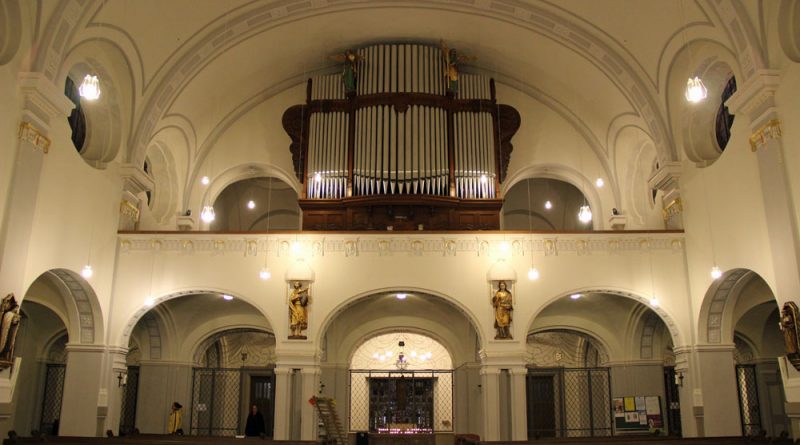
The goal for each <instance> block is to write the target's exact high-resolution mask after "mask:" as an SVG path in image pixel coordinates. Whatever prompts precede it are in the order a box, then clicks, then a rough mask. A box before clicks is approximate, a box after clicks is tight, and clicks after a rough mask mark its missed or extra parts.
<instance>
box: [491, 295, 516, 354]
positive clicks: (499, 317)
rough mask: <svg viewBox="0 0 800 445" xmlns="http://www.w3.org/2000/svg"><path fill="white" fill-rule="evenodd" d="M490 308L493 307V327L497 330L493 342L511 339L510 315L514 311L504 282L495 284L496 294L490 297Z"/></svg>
mask: <svg viewBox="0 0 800 445" xmlns="http://www.w3.org/2000/svg"><path fill="white" fill-rule="evenodd" d="M492 306H494V327H495V329H497V333H496V334H495V336H494V338H495V340H501V339H511V338H512V337H511V321H512V317H511V313H512V312H513V311H514V305H513V301H512V297H511V292H510V291H509V290H508V289H507V288H506V282H505V281H501V282H500V283H498V284H497V292H495V293H494V296H493V297H492Z"/></svg>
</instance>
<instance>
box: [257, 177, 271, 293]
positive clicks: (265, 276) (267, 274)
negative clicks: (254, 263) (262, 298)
mask: <svg viewBox="0 0 800 445" xmlns="http://www.w3.org/2000/svg"><path fill="white" fill-rule="evenodd" d="M267 181H268V184H269V185H268V187H269V188H268V189H267V213H266V216H267V234H269V222H270V215H269V212H270V209H271V207H272V178H267ZM268 258H269V239H267V240H264V267H262V268H261V270H260V271H259V272H258V277H259V278H261V280H262V281H267V280H269V279H270V278H272V272H271V271H270V270H269V266H268V265H267V259H268Z"/></svg>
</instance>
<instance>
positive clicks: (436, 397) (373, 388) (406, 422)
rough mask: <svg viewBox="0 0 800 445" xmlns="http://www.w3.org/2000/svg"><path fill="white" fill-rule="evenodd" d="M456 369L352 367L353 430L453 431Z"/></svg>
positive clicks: (376, 431) (351, 412) (351, 427)
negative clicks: (393, 369)
mask: <svg viewBox="0 0 800 445" xmlns="http://www.w3.org/2000/svg"><path fill="white" fill-rule="evenodd" d="M453 384H454V382H453V371H383V370H381V371H370V370H350V413H349V414H350V416H349V423H350V431H370V432H373V433H392V432H401V431H402V432H418V433H433V432H450V431H453V419H454V411H453V407H454V406H455V405H454V403H453V393H454V391H453Z"/></svg>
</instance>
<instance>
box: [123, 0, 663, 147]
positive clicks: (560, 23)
mask: <svg viewBox="0 0 800 445" xmlns="http://www.w3.org/2000/svg"><path fill="white" fill-rule="evenodd" d="M303 6H306V7H303ZM376 6H383V7H387V6H395V7H408V6H403V5H402V4H398V3H397V2H381V3H380V4H378V3H377V2H371V3H369V5H366V4H364V3H355V2H350V3H344V2H342V3H338V2H337V4H336V5H332V4H328V3H326V2H320V3H318V4H314V5H313V6H312V4H294V3H290V4H279V5H278V4H275V3H271V4H268V5H259V6H258V7H256V8H253V9H250V10H246V11H244V10H243V11H242V12H241V13H240V14H239V15H238V16H235V17H230V18H228V19H226V20H220V22H221V23H220V24H219V25H218V26H216V27H214V29H213V30H212V31H210V32H209V33H207V34H205V35H203V36H200V37H197V38H196V39H195V40H196V41H197V43H195V44H194V45H192V46H191V48H189V49H187V51H185V52H184V54H183V55H182V56H181V57H180V58H178V61H177V62H176V63H175V64H174V65H173V66H172V67H171V68H170V69H168V70H162V71H163V74H162V78H161V79H159V80H158V82H157V84H156V86H155V87H154V88H153V91H152V93H151V94H148V97H147V101H146V105H145V106H144V109H143V110H142V113H140V116H146V117H145V118H144V119H143V120H141V121H140V122H139V123H138V127H137V131H136V132H135V134H134V136H133V143H132V144H131V146H132V150H133V152H132V153H131V154H130V157H133V158H136V157H140V156H141V150H142V146H143V145H145V144H146V141H147V139H148V138H149V135H150V133H151V132H152V130H153V129H154V128H155V126H156V125H157V122H158V119H160V117H161V116H163V115H164V114H165V113H166V112H167V111H168V109H169V107H170V106H171V104H172V102H173V101H174V100H175V98H176V97H177V96H178V95H179V93H180V91H181V90H182V89H183V88H185V86H186V85H187V84H188V83H189V82H190V81H191V80H192V79H193V78H194V76H196V75H197V73H198V72H199V71H201V70H202V69H203V68H204V67H205V66H206V64H207V63H208V61H209V60H211V59H213V58H215V57H216V56H218V55H219V54H220V53H221V52H223V51H227V50H228V49H229V48H230V47H231V45H232V44H235V43H238V42H241V41H243V40H245V39H247V38H249V37H251V36H253V35H255V34H258V33H260V32H263V31H265V30H267V29H270V28H273V27H275V26H278V25H280V24H284V23H287V22H288V20H289V18H292V19H294V20H297V19H300V18H303V17H310V16H313V15H318V14H321V13H326V12H335V11H342V10H353V9H359V8H360V9H364V8H372V7H376ZM413 7H415V8H423V9H430V8H432V7H434V5H433V3H432V2H430V3H429V2H424V3H415V5H414V6H413ZM435 7H436V9H437V10H446V11H458V12H465V13H468V14H471V15H475V16H481V17H491V18H493V19H502V20H504V21H511V22H512V23H514V24H517V25H519V26H521V27H523V28H525V29H528V30H531V31H534V32H537V33H539V34H541V35H543V36H545V37H547V38H549V39H551V40H554V41H556V42H558V43H560V44H562V45H564V46H567V47H568V48H570V49H571V50H573V51H575V52H576V53H578V54H580V56H581V57H584V58H586V59H587V60H591V63H593V64H594V65H595V66H597V67H598V69H600V70H602V71H603V72H604V73H605V75H606V76H607V77H608V78H609V79H612V81H613V82H614V83H615V84H616V85H617V87H618V89H619V91H620V92H621V93H622V94H623V95H625V96H626V97H627V100H628V101H629V102H630V103H631V104H632V106H633V107H634V108H635V109H636V110H637V112H638V113H639V114H641V115H642V116H643V118H644V120H645V121H646V122H647V125H648V127H649V129H650V133H651V134H653V138H654V140H655V141H656V142H657V146H658V147H659V151H660V154H661V156H662V157H664V158H673V157H674V151H673V149H672V147H671V144H670V141H669V139H670V138H669V134H668V133H667V131H666V126H665V125H664V123H663V119H662V116H661V115H660V112H659V110H658V108H657V107H656V101H655V100H654V98H653V91H652V87H650V86H648V83H647V82H646V80H645V77H646V76H644V75H643V74H642V73H640V72H639V71H640V70H639V69H638V68H636V67H635V64H633V65H634V67H632V66H631V64H629V63H627V62H626V61H625V58H623V57H622V56H621V55H620V54H619V51H618V50H615V49H612V48H611V47H609V46H608V45H606V44H605V43H604V42H602V41H601V40H600V39H599V38H597V37H595V36H594V35H593V34H592V33H590V32H587V31H586V30H584V29H582V28H580V27H579V26H577V25H575V24H574V23H572V22H571V21H569V20H568V19H567V18H563V17H559V16H556V15H554V14H552V13H550V12H548V11H545V10H543V9H541V8H536V7H534V6H531V5H520V4H517V5H515V6H514V7H512V8H510V10H506V11H502V10H496V9H491V8H490V7H488V6H487V7H479V6H464V5H460V4H455V3H450V2H446V3H441V2H438V3H436V5H435ZM487 8H489V9H487ZM186 46H187V47H188V46H189V45H186ZM154 82H155V81H154Z"/></svg>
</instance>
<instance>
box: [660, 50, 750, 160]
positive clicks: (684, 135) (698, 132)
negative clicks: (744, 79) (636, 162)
mask: <svg viewBox="0 0 800 445" xmlns="http://www.w3.org/2000/svg"><path fill="white" fill-rule="evenodd" d="M687 65H688V66H689V67H690V68H689V69H688V70H687V68H686V66H687ZM690 74H691V75H693V76H699V77H700V78H701V79H702V80H703V83H704V84H705V86H706V88H707V90H708V97H707V98H706V99H705V100H703V101H701V102H699V103H689V102H688V101H687V100H686V98H685V97H684V92H685V90H686V81H687V79H688V78H689V75H690ZM665 75H666V79H665V82H666V84H665V95H666V98H667V109H668V115H669V116H670V125H671V127H672V129H673V133H674V134H675V135H676V138H675V141H676V144H680V145H681V146H682V147H683V153H684V155H685V156H686V157H687V158H688V159H689V160H691V161H692V162H694V163H695V164H696V165H697V166H699V167H705V166H708V165H711V164H712V163H714V161H716V160H717V159H718V158H719V157H720V155H721V154H722V149H721V148H720V147H719V145H718V143H717V140H716V137H715V122H716V116H717V111H718V109H719V104H720V102H719V101H720V97H721V94H722V91H723V90H724V89H725V86H726V85H727V83H728V80H729V79H730V78H731V77H732V76H733V77H736V78H737V79H741V73H740V71H739V65H738V63H737V60H736V58H735V55H734V54H733V53H732V52H731V51H730V50H729V49H728V48H727V47H725V46H724V45H722V44H721V43H719V42H717V41H715V40H711V39H705V38H703V39H698V40H693V41H691V42H689V43H687V44H685V45H683V46H681V47H680V48H679V49H677V51H676V53H675V55H674V57H673V59H672V60H671V63H670V64H669V65H668V66H667V72H666V73H665Z"/></svg>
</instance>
